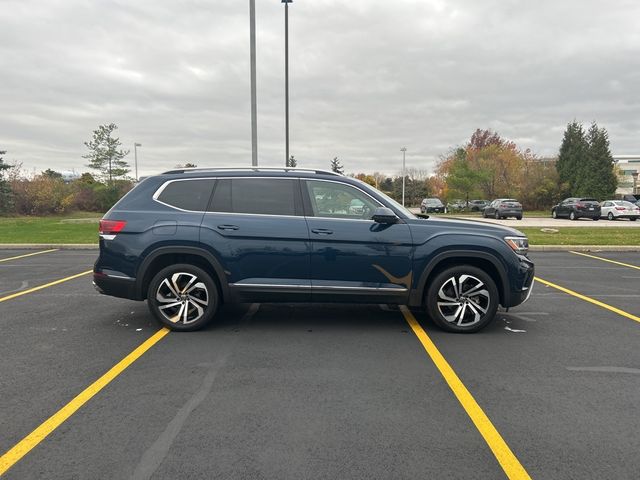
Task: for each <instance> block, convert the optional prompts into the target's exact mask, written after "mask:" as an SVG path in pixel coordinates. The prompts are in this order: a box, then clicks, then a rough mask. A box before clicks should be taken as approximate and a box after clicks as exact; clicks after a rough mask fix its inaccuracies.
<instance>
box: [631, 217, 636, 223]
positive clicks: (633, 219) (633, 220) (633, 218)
mask: <svg viewBox="0 0 640 480" xmlns="http://www.w3.org/2000/svg"><path fill="white" fill-rule="evenodd" d="M629 220H631V221H632V222H635V221H636V220H637V218H636V217H631V218H630V219H629Z"/></svg>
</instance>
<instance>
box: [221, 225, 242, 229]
mask: <svg viewBox="0 0 640 480" xmlns="http://www.w3.org/2000/svg"><path fill="white" fill-rule="evenodd" d="M239 228H240V227H239V226H237V225H218V229H220V230H238V229H239Z"/></svg>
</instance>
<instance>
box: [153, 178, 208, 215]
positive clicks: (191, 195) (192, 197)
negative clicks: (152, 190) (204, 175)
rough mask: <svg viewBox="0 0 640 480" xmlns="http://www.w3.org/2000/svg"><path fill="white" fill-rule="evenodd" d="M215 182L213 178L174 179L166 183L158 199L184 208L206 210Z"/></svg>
mask: <svg viewBox="0 0 640 480" xmlns="http://www.w3.org/2000/svg"><path fill="white" fill-rule="evenodd" d="M213 184H214V180H213V179H201V180H177V181H173V182H170V183H168V184H166V185H165V187H164V188H163V189H162V191H161V192H160V194H159V195H157V197H156V200H158V201H159V202H162V203H165V204H167V205H170V206H172V207H175V208H180V209H182V210H191V211H195V212H204V211H205V210H206V209H207V204H208V203H209V197H211V191H212V190H213Z"/></svg>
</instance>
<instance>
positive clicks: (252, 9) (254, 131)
mask: <svg viewBox="0 0 640 480" xmlns="http://www.w3.org/2000/svg"><path fill="white" fill-rule="evenodd" d="M249 43H250V45H251V48H250V57H249V58H250V61H251V166H252V167H257V166H258V111H257V106H256V0H249Z"/></svg>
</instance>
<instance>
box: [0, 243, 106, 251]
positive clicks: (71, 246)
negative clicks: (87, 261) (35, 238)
mask: <svg viewBox="0 0 640 480" xmlns="http://www.w3.org/2000/svg"><path fill="white" fill-rule="evenodd" d="M48 248H58V249H60V250H97V249H98V244H97V243H0V250H46V249H48Z"/></svg>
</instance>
